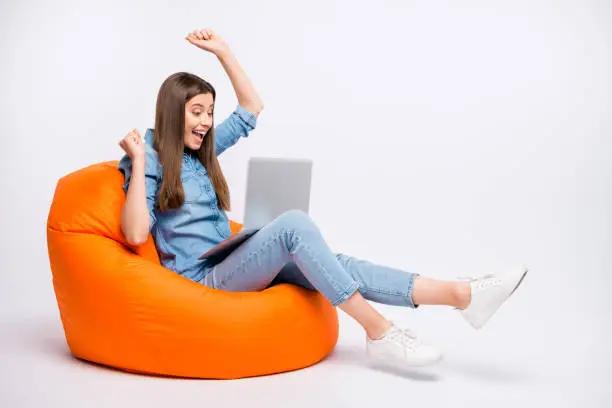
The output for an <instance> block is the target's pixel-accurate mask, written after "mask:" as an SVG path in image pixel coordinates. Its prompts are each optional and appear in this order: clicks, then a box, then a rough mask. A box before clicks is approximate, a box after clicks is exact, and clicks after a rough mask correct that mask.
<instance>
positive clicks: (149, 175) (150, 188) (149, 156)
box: [117, 148, 160, 231]
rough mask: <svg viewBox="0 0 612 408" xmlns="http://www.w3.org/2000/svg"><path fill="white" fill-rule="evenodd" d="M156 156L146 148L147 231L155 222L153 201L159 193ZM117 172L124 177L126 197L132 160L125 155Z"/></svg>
mask: <svg viewBox="0 0 612 408" xmlns="http://www.w3.org/2000/svg"><path fill="white" fill-rule="evenodd" d="M157 163H158V161H157V157H156V155H155V154H154V153H153V152H152V151H150V149H149V148H147V153H146V156H145V190H146V194H147V208H148V210H149V231H151V230H152V229H153V225H155V222H157V217H156V216H155V201H156V199H157V194H158V191H159V180H160V177H159V169H158V165H157ZM117 167H118V168H119V171H121V172H122V173H123V175H124V177H125V182H124V184H123V191H124V192H125V194H126V195H127V192H128V187H129V186H130V180H131V176H132V159H130V157H129V156H128V155H127V154H126V155H124V156H123V157H122V158H121V160H119V164H118V165H117Z"/></svg>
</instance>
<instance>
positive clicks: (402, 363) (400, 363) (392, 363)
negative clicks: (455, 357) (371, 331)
mask: <svg viewBox="0 0 612 408" xmlns="http://www.w3.org/2000/svg"><path fill="white" fill-rule="evenodd" d="M366 356H367V358H368V360H369V362H370V363H378V364H383V365H386V366H389V367H394V368H398V367H400V368H401V367H405V368H411V367H427V366H430V365H434V364H436V363H439V362H440V361H441V360H443V359H444V354H441V355H440V356H439V357H438V358H437V359H435V360H429V361H412V362H408V361H406V360H394V359H392V358H390V357H389V358H387V357H379V356H375V355H371V354H369V353H366Z"/></svg>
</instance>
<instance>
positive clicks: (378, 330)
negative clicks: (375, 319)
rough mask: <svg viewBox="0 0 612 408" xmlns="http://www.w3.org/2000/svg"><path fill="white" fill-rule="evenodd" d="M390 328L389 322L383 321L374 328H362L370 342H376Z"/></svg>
mask: <svg viewBox="0 0 612 408" xmlns="http://www.w3.org/2000/svg"><path fill="white" fill-rule="evenodd" d="M390 327H391V322H390V321H388V320H386V319H385V320H384V321H383V322H381V324H377V325H376V326H375V327H364V329H365V331H366V334H367V336H368V338H369V339H370V340H376V339H379V338H380V337H381V336H382V335H383V334H384V333H385V332H386V331H387V330H389V328H390Z"/></svg>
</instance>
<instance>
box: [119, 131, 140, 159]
mask: <svg viewBox="0 0 612 408" xmlns="http://www.w3.org/2000/svg"><path fill="white" fill-rule="evenodd" d="M119 146H121V148H122V149H123V150H124V151H125V152H126V153H127V155H128V156H129V157H130V159H132V161H134V160H136V159H144V157H145V154H146V150H145V144H144V140H143V139H142V136H140V133H138V130H136V129H134V130H132V131H131V132H130V133H128V134H127V136H125V137H124V138H123V139H121V141H120V142H119Z"/></svg>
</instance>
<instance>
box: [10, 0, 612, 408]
mask: <svg viewBox="0 0 612 408" xmlns="http://www.w3.org/2000/svg"><path fill="white" fill-rule="evenodd" d="M0 16H1V17H0V23H1V24H0V33H1V37H0V41H1V43H0V44H1V45H0V47H1V48H0V51H1V55H2V63H1V64H0V70H1V71H0V74H1V75H0V86H1V89H2V92H1V95H2V97H1V99H0V101H1V103H2V105H1V109H0V112H1V113H0V115H1V120H0V135H1V137H2V149H0V170H1V172H2V178H1V183H2V184H1V189H2V192H3V199H2V200H1V202H0V210H2V217H0V231H2V241H1V244H2V245H1V248H2V257H1V259H0V262H1V264H0V271H1V282H0V283H1V284H0V333H1V334H0V336H1V337H0V380H1V381H0V406H3V407H31V406H43V405H44V406H85V405H87V406H89V407H93V406H96V407H97V406H100V407H102V406H127V404H128V403H130V404H132V405H133V406H144V405H145V404H146V405H147V406H151V407H153V406H155V407H157V406H159V407H161V406H164V407H165V406H168V404H173V405H174V406H178V405H177V404H178V403H181V404H184V403H186V404H189V405H194V404H195V403H200V404H201V403H207V404H209V405H215V406H228V405H229V406H237V404H239V403H240V404H247V403H248V404H250V405H251V406H260V405H261V406H287V405H289V404H291V405H295V406H308V407H312V406H315V404H319V405H321V406H336V407H344V406H347V407H348V406H365V405H366V404H367V405H369V406H374V405H375V404H378V403H384V404H393V406H394V405H395V404H397V405H401V406H415V405H416V404H419V406H427V407H430V406H436V407H438V406H440V407H442V406H451V405H452V406H469V407H480V406H483V407H484V406H491V404H495V405H494V406H496V407H510V406H516V404H518V403H522V404H525V405H528V406H557V407H573V406H579V405H581V406H582V405H584V406H589V407H603V406H610V404H612V394H611V391H610V389H609V387H608V388H606V385H609V384H610V383H611V380H612V368H611V364H612V361H611V360H612V359H611V352H610V348H611V346H610V344H611V341H610V336H611V330H610V325H609V321H610V313H609V310H610V308H611V307H612V302H611V301H610V297H609V293H610V290H611V289H612V271H611V267H612V255H611V252H610V248H611V244H612V213H611V209H612V172H611V170H612V164H611V162H610V156H611V153H612V134H611V131H612V101H611V95H612V94H611V91H612V80H611V77H610V73H611V72H612V5H611V4H610V2H608V1H603V0H602V1H578V0H575V1H544V0H529V1H526V0H522V1H484V0H483V1H471V0H466V1H463V2H452V1H440V0H431V1H420V2H416V1H399V0H396V1H380V2H371V1H370V2H365V1H347V0H345V1H339V0H335V1H333V0H326V1H322V0H312V1H308V2H282V1H280V0H278V1H257V2H250V1H230V0H224V1H215V2H213V1H182V2H175V3H172V4H171V3H170V2H161V1H158V2H150V1H139V2H136V1H121V2H119V1H115V2H109V1H105V2H99V4H92V3H90V2H76V1H73V2H67V1H54V2H42V1H20V2H2V3H1V4H0ZM205 27H210V28H212V29H213V30H215V31H216V32H218V33H219V34H220V35H221V36H222V37H223V38H224V39H225V40H226V42H228V44H229V45H230V47H231V48H232V50H233V52H234V54H235V55H236V57H237V58H238V60H239V61H240V63H241V64H242V66H243V68H244V69H245V71H246V72H247V74H248V76H249V78H250V79H251V80H252V81H253V83H254V85H255V87H256V88H257V90H258V91H259V93H260V95H261V97H262V99H263V101H264V103H265V109H264V111H263V112H262V113H261V115H260V117H259V120H258V125H257V128H256V129H255V130H254V131H253V132H252V133H251V135H250V136H249V138H248V139H242V140H240V141H239V142H238V144H237V145H235V146H234V147H232V148H231V149H230V150H228V151H227V152H225V153H224V154H223V155H222V156H220V161H221V165H222V167H223V171H224V173H225V175H226V177H227V181H228V183H229V185H230V189H231V194H232V205H233V210H232V211H231V212H230V213H229V215H230V218H232V219H234V220H236V221H242V217H243V210H244V195H245V187H246V186H245V183H246V164H247V161H248V158H249V157H251V156H269V157H296V158H310V159H312V160H313V161H314V175H313V193H312V199H311V216H312V217H313V218H314V219H315V221H316V222H317V224H318V225H319V227H320V229H321V231H322V232H323V234H324V236H325V237H326V239H327V242H328V243H329V244H330V246H331V247H332V248H333V249H334V250H335V251H337V252H344V253H347V254H350V255H353V256H357V257H361V258H364V259H368V260H371V261H373V262H378V263H381V264H386V265H390V266H395V267H399V268H403V269H406V270H412V271H417V272H420V273H421V274H423V275H426V276H431V277H437V278H442V279H454V278H455V277H456V276H464V275H474V274H482V273H486V272H490V271H502V270H505V269H506V268H508V267H511V266H513V265H515V264H517V263H520V262H524V263H525V264H526V265H527V266H528V267H529V268H530V270H531V272H530V273H529V275H528V276H527V278H526V279H525V281H524V283H523V285H522V286H521V289H520V290H519V291H518V292H517V293H516V294H515V295H514V296H513V298H511V299H510V300H509V301H508V303H507V304H505V305H504V306H503V307H502V308H501V309H500V311H499V312H498V314H497V315H496V316H495V318H494V319H493V320H492V321H491V322H490V323H489V324H488V325H487V326H486V327H485V328H484V329H482V330H481V331H479V332H476V331H474V330H472V329H471V328H469V326H468V325H467V324H466V323H465V322H463V321H462V320H461V318H460V316H459V315H458V314H457V312H456V311H453V310H452V309H449V308H443V307H429V308H427V307H423V308H421V309H419V310H418V311H414V310H407V309H401V308H397V307H390V306H384V305H378V304H374V305H375V307H377V308H378V309H379V310H381V311H382V312H384V314H385V315H386V316H388V317H390V318H394V319H396V320H398V321H399V322H401V323H402V324H405V325H407V326H409V327H412V328H414V329H415V330H417V331H418V332H419V333H422V334H423V335H424V336H426V337H428V338H429V339H431V340H432V341H434V342H436V343H437V344H438V345H439V346H440V347H442V348H444V349H445V350H446V353H447V354H446V358H445V360H444V361H443V362H441V363H440V364H439V365H437V366H435V367H431V368H429V369H423V370H413V371H408V372H402V373H393V372H388V371H380V370H377V369H372V368H369V367H367V366H365V363H364V361H363V352H364V347H365V346H364V344H363V340H364V339H363V333H362V331H361V330H360V327H359V326H358V325H357V324H356V323H355V322H354V321H352V320H351V319H350V318H348V317H347V316H346V315H344V314H343V313H342V312H340V311H339V313H340V319H341V333H340V340H339V343H338V346H337V348H336V350H335V352H334V353H333V354H332V355H331V356H330V357H328V359H326V360H325V361H323V362H322V363H320V364H318V365H316V366H314V367H312V368H309V369H305V370H300V371H297V372H293V373H287V374H281V375H277V376H269V377H262V378H257V379H247V380H240V381H232V382H222V381H189V380H169V379H160V378H150V377H145V376H135V375H129V374H124V373H119V372H115V371H112V370H108V369H103V368H100V367H97V366H93V365H89V364H86V363H83V362H80V361H77V360H73V359H71V358H70V356H69V354H68V349H67V346H66V344H65V340H64V337H63V331H62V327H61V323H60V321H59V313H58V310H57V303H56V301H55V296H54V293H53V287H52V284H51V272H50V269H49V263H48V257H47V248H46V230H45V223H46V219H47V215H48V210H49V205H50V203H51V199H52V196H53V191H54V188H55V185H56V182H57V180H58V179H59V178H60V177H62V176H63V175H65V174H68V173H70V172H72V171H76V170H78V169H80V168H82V167H85V166H87V165H90V164H94V163H97V162H101V161H107V160H118V159H119V158H120V157H121V156H122V154H123V151H122V150H121V149H120V147H119V146H118V142H119V140H120V139H121V138H122V137H123V136H124V135H125V134H126V133H127V132H129V131H130V130H131V129H132V128H137V129H138V130H139V131H140V132H141V133H142V134H143V135H144V131H145V130H146V128H147V127H153V125H154V115H155V98H156V96H157V92H158V90H159V87H160V85H161V83H162V82H163V80H164V79H165V78H166V77H167V76H169V75H170V74H172V73H174V72H178V71H188V72H192V73H194V74H197V75H200V76H201V77H203V78H205V79H206V80H208V81H210V82H211V83H212V84H213V85H214V86H215V88H216V90H217V92H218V98H217V107H216V113H215V121H216V122H217V123H219V122H220V121H221V120H222V119H224V118H225V117H226V116H227V115H229V114H230V113H231V112H232V111H233V109H234V108H235V106H236V103H237V99H236V97H235V94H234V92H233V89H232V86H231V82H230V81H229V79H228V77H227V76H226V75H225V72H224V71H223V68H222V66H221V65H220V63H219V61H218V60H217V59H216V57H215V56H214V55H212V54H210V53H207V52H206V51H203V50H200V49H198V48H196V47H195V46H193V45H191V44H190V43H188V42H187V41H186V40H184V37H185V35H186V34H187V33H188V32H189V31H191V30H193V29H200V28H205ZM291 389H293V391H290V392H288V390H291ZM296 395H297V396H299V398H297V400H296V399H295V397H296ZM219 404H221V405H219Z"/></svg>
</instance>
